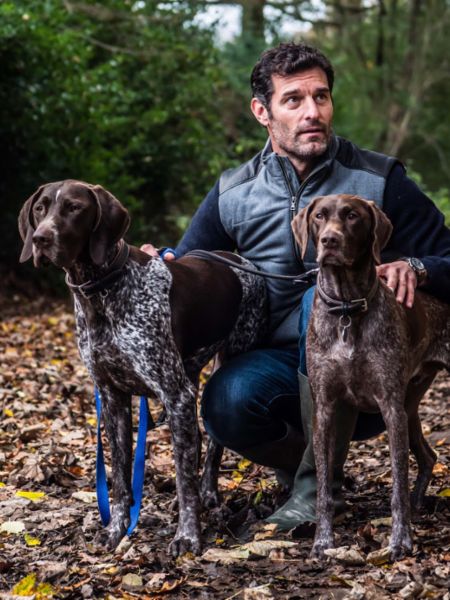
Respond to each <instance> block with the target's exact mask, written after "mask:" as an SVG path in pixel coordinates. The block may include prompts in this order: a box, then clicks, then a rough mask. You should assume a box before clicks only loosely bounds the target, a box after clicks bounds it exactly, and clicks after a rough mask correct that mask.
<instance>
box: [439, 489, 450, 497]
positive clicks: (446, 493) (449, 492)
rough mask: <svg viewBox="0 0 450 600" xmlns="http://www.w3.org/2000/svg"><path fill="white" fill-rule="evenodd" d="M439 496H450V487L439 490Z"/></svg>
mask: <svg viewBox="0 0 450 600" xmlns="http://www.w3.org/2000/svg"><path fill="white" fill-rule="evenodd" d="M438 496H441V497H443V498H450V488H444V489H443V490H441V491H440V492H438Z"/></svg>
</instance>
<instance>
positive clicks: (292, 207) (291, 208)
mask: <svg viewBox="0 0 450 600" xmlns="http://www.w3.org/2000/svg"><path fill="white" fill-rule="evenodd" d="M277 159H278V164H279V165H280V168H281V171H282V173H283V177H284V180H285V182H286V186H287V189H288V191H289V195H290V197H291V198H290V204H289V212H290V214H291V221H292V219H293V218H294V217H295V215H296V214H297V203H298V198H299V197H300V194H299V195H298V196H297V194H295V193H294V190H293V189H292V185H291V182H290V181H289V177H288V175H287V172H286V167H285V166H284V163H283V160H282V159H281V158H280V157H279V156H277ZM291 241H292V248H293V250H294V256H295V257H296V259H297V260H298V262H299V263H300V264H301V265H302V268H303V270H304V269H305V267H304V265H303V260H302V257H301V255H300V248H299V247H298V244H297V242H296V241H295V237H294V233H293V231H292V228H291Z"/></svg>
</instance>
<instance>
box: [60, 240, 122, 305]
mask: <svg viewBox="0 0 450 600" xmlns="http://www.w3.org/2000/svg"><path fill="white" fill-rule="evenodd" d="M129 255H130V247H129V246H128V244H127V243H126V242H125V241H124V240H120V241H119V249H118V251H117V254H116V256H115V257H114V259H113V260H112V262H111V264H109V265H108V268H107V271H106V273H104V274H103V276H102V277H100V278H99V279H94V280H91V279H90V280H89V281H85V282H84V283H80V284H79V285H77V284H75V283H72V282H71V281H70V277H69V273H66V283H67V285H68V286H69V288H70V289H71V290H72V291H73V292H75V293H79V294H81V296H84V298H87V299H89V298H91V297H92V296H95V294H100V293H102V295H106V293H107V291H108V290H109V289H110V288H111V287H112V285H113V284H114V283H116V281H117V280H118V279H120V277H121V276H122V272H123V267H124V266H125V263H126V262H127V260H128V256H129Z"/></svg>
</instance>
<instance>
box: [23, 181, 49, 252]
mask: <svg viewBox="0 0 450 600" xmlns="http://www.w3.org/2000/svg"><path fill="white" fill-rule="evenodd" d="M44 188H45V185H41V186H40V187H39V188H38V189H37V191H36V192H34V194H33V195H32V196H30V197H29V198H28V200H27V201H26V202H25V204H24V205H23V206H22V209H21V211H20V213H19V233H20V237H21V238H22V241H23V248H22V253H21V254H20V258H19V261H20V262H21V263H22V262H25V261H26V260H28V259H29V258H31V255H32V254H33V233H34V232H35V227H34V221H33V214H32V211H33V206H34V205H35V203H36V201H37V199H38V198H39V197H40V195H41V193H42V191H43V190H44Z"/></svg>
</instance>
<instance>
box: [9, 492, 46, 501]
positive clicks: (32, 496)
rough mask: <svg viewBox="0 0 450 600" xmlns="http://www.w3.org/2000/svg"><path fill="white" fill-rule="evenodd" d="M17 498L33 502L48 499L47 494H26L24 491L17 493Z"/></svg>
mask: <svg viewBox="0 0 450 600" xmlns="http://www.w3.org/2000/svg"><path fill="white" fill-rule="evenodd" d="M16 496H18V497H19V498H26V499H27V500H31V501H32V502H41V501H42V500H43V499H44V498H45V497H46V494H45V493H44V492H26V491H24V490H19V491H18V492H16Z"/></svg>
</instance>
